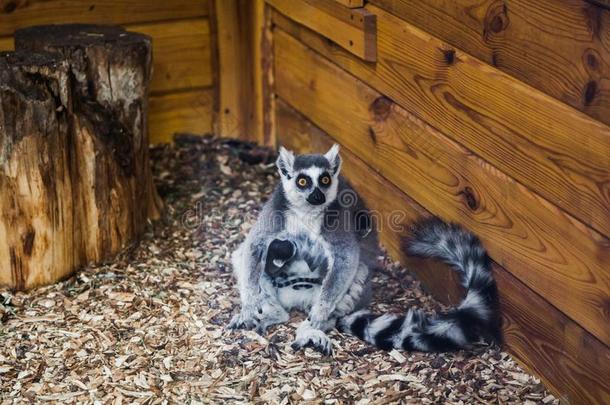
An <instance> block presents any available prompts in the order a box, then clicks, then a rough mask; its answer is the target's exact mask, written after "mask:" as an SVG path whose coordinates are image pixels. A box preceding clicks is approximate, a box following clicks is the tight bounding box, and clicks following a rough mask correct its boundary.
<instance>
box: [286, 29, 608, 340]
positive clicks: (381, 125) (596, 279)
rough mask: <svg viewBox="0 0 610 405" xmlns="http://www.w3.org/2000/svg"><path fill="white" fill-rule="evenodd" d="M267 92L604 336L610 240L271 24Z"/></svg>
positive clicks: (605, 337) (563, 308)
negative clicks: (271, 73) (272, 73)
mask: <svg viewBox="0 0 610 405" xmlns="http://www.w3.org/2000/svg"><path fill="white" fill-rule="evenodd" d="M275 44H276V48H275V70H276V92H277V94H278V95H279V96H280V97H282V98H283V99H284V100H286V101H287V102H289V103H290V104H291V105H292V106H293V107H295V108H297V109H298V110H299V111H301V112H303V113H304V114H305V115H306V116H307V117H308V118H309V119H311V120H312V121H313V122H314V123H315V124H316V125H318V126H319V127H320V128H321V129H323V130H324V131H325V132H327V133H329V134H331V135H332V136H333V137H334V138H335V139H338V140H339V141H340V142H341V143H342V144H344V145H345V146H346V147H348V148H350V149H351V150H352V151H353V152H354V153H356V154H357V155H358V156H359V157H360V158H361V159H362V160H364V161H365V162H367V163H368V164H369V165H371V166H372V167H374V168H375V170H377V171H378V172H379V173H380V174H381V175H382V176H384V177H386V178H387V179H388V180H389V181H391V182H392V183H394V184H396V185H397V186H398V187H399V188H400V189H401V190H403V191H404V192H406V193H407V194H409V195H410V196H411V197H412V198H413V199H414V200H416V201H417V202H418V203H420V204H421V205H423V206H424V207H425V208H426V209H427V210H429V211H431V212H433V213H434V214H436V215H439V216H441V217H443V218H444V219H446V220H451V221H456V222H460V223H463V224H464V225H465V226H467V227H468V228H469V229H472V230H473V231H474V232H476V233H477V234H478V235H480V237H481V239H482V240H483V241H484V242H485V243H486V245H487V247H488V249H489V251H490V254H491V256H492V257H493V258H494V259H495V260H496V261H498V262H499V263H501V264H502V265H503V266H504V267H506V269H507V270H508V271H510V272H511V273H512V274H513V275H515V276H516V277H518V278H519V279H520V280H521V281H523V282H524V283H525V284H527V285H528V286H529V287H530V288H532V289H533V290H535V291H536V292H538V293H539V294H541V295H542V296H543V297H544V298H546V299H548V300H549V301H550V302H551V303H553V304H554V305H556V306H557V307H558V308H559V309H561V310H562V311H564V312H565V313H566V314H567V315H568V316H570V317H571V318H572V319H574V320H576V321H577V322H579V323H580V324H581V325H583V326H584V327H585V329H587V330H589V331H590V332H591V333H593V334H594V335H595V336H597V337H598V338H599V339H601V340H602V341H603V342H604V343H606V344H610V329H609V328H607V325H608V324H609V323H610V313H609V312H608V311H606V310H605V309H604V308H606V306H607V301H608V296H609V295H610V274H609V273H608V263H610V243H609V241H608V239H606V238H604V237H602V236H601V235H599V234H597V233H596V232H594V231H592V230H591V229H589V228H587V227H586V226H584V225H583V224H582V223H578V221H576V220H575V219H574V218H571V217H570V216H569V215H567V214H565V213H564V212H562V211H560V210H559V209H557V208H556V207H554V206H553V205H551V204H549V202H547V201H545V200H543V199H541V198H540V197H539V196H537V195H535V194H533V193H532V192H531V191H529V190H528V189H526V188H525V187H523V186H522V185H520V184H518V183H517V182H515V181H514V180H513V179H511V178H509V177H508V176H506V175H505V174H503V173H501V172H499V171H498V170H497V169H496V168H494V167H492V166H491V165H490V164H489V163H487V162H485V161H483V160H482V159H480V158H479V157H477V156H475V155H473V154H472V153H471V152H470V151H468V150H466V149H465V148H463V147H462V146H460V145H459V144H457V143H455V142H453V141H452V140H450V139H449V138H447V137H446V136H445V135H443V134H441V133H439V132H438V131H436V130H435V129H434V128H432V127H431V126H429V125H427V124H425V123H424V122H422V121H421V120H420V119H418V118H417V117H415V116H414V115H413V114H411V113H409V112H407V111H406V110H404V109H403V108H402V107H400V106H398V105H397V104H396V103H394V102H392V101H391V100H390V99H388V98H387V97H385V96H383V95H382V94H380V93H379V92H377V91H375V90H373V89H372V88H371V87H369V86H367V85H365V84H364V83H363V82H361V81H360V80H357V79H356V78H354V77H353V76H351V75H349V74H348V73H346V72H345V71H344V70H342V69H340V68H339V67H337V66H336V65H334V64H332V63H331V62H329V61H328V60H327V59H325V58H323V57H321V56H320V55H319V54H317V53H316V52H314V51H312V50H311V49H309V48H307V47H306V46H305V45H303V44H301V43H300V42H299V41H297V40H296V39H294V38H293V37H291V36H290V35H288V34H286V33H285V32H284V31H282V30H281V29H276V31H275Z"/></svg>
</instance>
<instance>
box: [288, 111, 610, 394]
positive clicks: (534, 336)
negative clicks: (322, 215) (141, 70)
mask: <svg viewBox="0 0 610 405" xmlns="http://www.w3.org/2000/svg"><path fill="white" fill-rule="evenodd" d="M277 107H278V111H277V114H276V116H277V121H278V122H277V126H278V136H279V140H280V142H281V144H283V145H285V146H287V147H288V148H290V149H293V150H296V151H297V152H299V153H310V152H312V151H316V152H320V151H325V150H327V149H328V147H329V146H330V145H331V144H332V143H333V141H334V140H333V139H331V138H330V137H329V136H328V135H326V134H325V133H324V132H323V131H322V130H320V129H319V128H317V127H316V126H315V125H313V124H312V123H311V122H309V121H308V120H307V119H305V118H304V117H303V116H301V115H300V114H298V113H297V112H296V111H295V110H293V109H292V108H291V107H289V106H288V105H287V104H286V103H285V102H283V101H282V100H281V99H280V100H278V102H277ZM341 156H342V158H343V161H344V163H343V169H342V172H343V174H344V175H345V176H347V178H348V179H349V181H350V182H351V183H352V184H353V185H354V187H355V188H356V190H358V192H359V193H360V195H361V196H362V197H363V198H364V199H365V200H366V201H367V204H368V205H369V207H370V209H372V210H373V212H374V213H375V214H376V217H377V218H382V220H383V223H384V224H388V223H392V224H393V226H391V227H390V226H382V227H381V232H380V237H381V241H382V244H383V245H384V246H386V247H387V248H388V251H389V253H390V255H391V256H392V257H393V258H396V259H400V260H401V262H402V263H403V264H404V265H405V266H406V267H407V268H408V269H410V270H413V271H414V272H415V273H416V275H417V276H418V277H420V279H421V281H422V283H423V284H424V286H425V287H427V289H428V290H431V291H433V293H434V292H436V293H434V296H435V297H436V298H439V297H440V298H445V296H446V293H445V292H444V291H443V290H444V289H446V287H447V286H449V287H452V286H454V281H453V280H450V279H448V278H447V276H446V271H447V269H446V268H445V267H443V266H442V265H439V264H438V263H433V262H432V263H431V262H428V263H427V264H428V266H429V267H428V268H419V267H417V264H414V263H412V262H410V261H408V258H407V257H406V256H405V255H404V254H403V252H402V250H401V249H400V241H401V239H402V237H403V236H404V235H403V233H402V231H399V230H400V229H404V228H406V226H405V227H402V228H401V227H399V226H397V225H406V224H408V223H410V222H411V221H413V220H414V219H416V218H419V217H421V216H426V215H430V214H429V213H428V212H427V211H426V210H425V209H424V208H423V207H421V206H420V205H418V204H417V203H416V202H415V201H414V200H413V199H411V198H410V197H408V196H407V195H405V194H404V193H402V192H401V191H400V190H399V189H398V188H397V187H395V186H394V185H393V184H392V183H390V182H388V181H387V180H385V179H384V178H382V177H381V176H380V175H379V174H377V173H376V171H375V170H374V169H373V168H371V167H370V166H368V165H367V164H366V163H364V162H363V161H362V160H360V159H359V158H358V157H356V155H355V154H354V153H353V152H351V151H350V150H349V149H347V148H343V149H342V150H341ZM396 213H401V214H402V215H403V216H402V220H401V221H400V222H397V221H396V218H397V216H396ZM494 275H495V278H496V281H497V283H498V288H499V293H500V301H501V306H502V308H501V310H502V314H503V334H504V339H505V344H506V347H507V349H508V350H509V351H510V352H511V353H512V354H513V355H515V356H516V357H517V359H518V360H519V361H520V362H521V363H522V364H524V365H525V366H526V368H528V369H529V370H531V371H532V372H534V373H535V374H537V375H539V376H541V378H542V380H543V381H544V383H545V385H546V386H547V387H549V388H551V389H552V390H553V392H554V393H555V394H556V395H557V396H558V397H559V398H562V399H563V400H567V402H568V403H574V404H580V403H592V404H593V403H599V404H603V403H609V401H610V387H609V386H608V381H607V380H606V379H605V376H607V375H609V374H610V350H609V349H608V347H606V346H605V345H603V344H602V343H601V342H600V341H599V340H597V339H595V338H594V337H593V336H592V335H591V334H589V333H588V332H586V331H585V330H584V329H583V328H581V327H580V326H579V325H578V324H576V323H575V322H573V321H572V320H570V319H569V318H567V317H566V316H565V315H563V314H562V313H561V312H559V311H558V310H557V309H556V308H555V307H553V306H552V305H550V304H549V303H548V302H547V301H545V300H543V299H542V298H540V296H538V295H537V294H536V293H534V292H533V291H532V290H531V289H529V288H528V287H527V286H525V285H523V284H522V283H521V282H519V281H518V280H517V279H516V278H515V277H514V276H512V275H511V274H510V273H509V272H507V271H506V270H505V269H504V268H502V267H501V266H499V265H497V264H496V263H494ZM422 276H425V278H421V277H422ZM437 294H438V295H437ZM454 294H455V293H454ZM453 299H454V300H455V298H453Z"/></svg>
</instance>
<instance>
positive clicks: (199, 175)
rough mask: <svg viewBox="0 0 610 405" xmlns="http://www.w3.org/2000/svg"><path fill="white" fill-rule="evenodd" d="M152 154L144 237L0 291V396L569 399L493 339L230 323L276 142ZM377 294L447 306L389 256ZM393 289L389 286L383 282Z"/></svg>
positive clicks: (385, 307) (189, 144)
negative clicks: (320, 333)
mask: <svg viewBox="0 0 610 405" xmlns="http://www.w3.org/2000/svg"><path fill="white" fill-rule="evenodd" d="M176 141H177V142H176V145H175V146H173V147H169V146H165V147H159V148H155V149H153V150H152V157H153V166H154V172H155V178H156V182H157V186H158V189H159V192H160V194H161V196H162V197H163V199H164V200H165V203H166V213H165V217H164V219H163V220H162V221H160V222H158V223H156V224H154V225H152V226H151V227H150V231H149V232H148V233H147V234H146V236H145V238H144V240H142V241H141V243H140V244H139V245H137V246H132V247H130V248H129V249H128V250H127V251H126V252H124V253H123V254H121V255H120V257H118V258H116V259H114V260H112V261H109V262H108V263H107V264H104V265H99V266H93V267H90V268H87V269H84V270H83V271H81V272H79V273H77V274H76V275H74V276H72V277H71V278H69V279H67V280H65V281H63V282H60V283H58V284H55V285H52V286H49V287H45V288H40V289H37V290H34V291H30V292H27V293H13V292H11V291H9V290H6V289H4V290H2V289H0V320H1V324H0V342H2V345H1V346H0V398H1V399H0V403H1V404H12V403H21V402H29V401H36V402H49V403H54V402H55V403H115V404H121V403H141V404H157V403H192V404H196V403H225V402H226V403H231V402H254V403H278V404H289V403H301V402H305V401H309V402H311V403H328V404H334V403H338V404H341V403H357V404H387V403H423V404H426V403H449V404H471V403H519V404H521V403H544V404H557V403H559V402H558V400H556V399H555V398H554V397H553V396H552V395H550V394H549V392H548V391H547V390H546V389H545V388H544V386H543V385H542V384H541V383H540V381H539V380H538V379H536V378H534V377H532V376H531V375H529V374H527V373H526V372H524V371H523V370H522V369H521V368H520V367H519V366H518V365H517V364H516V363H515V361H513V360H512V359H511V358H510V357H509V355H508V354H506V353H504V352H502V351H500V350H499V349H498V348H486V347H481V348H477V349H475V350H474V351H472V352H458V353H450V354H441V355H435V354H423V353H404V352H397V351H393V352H383V351H380V350H376V349H374V348H371V347H369V346H367V345H366V344H364V343H363V342H361V341H359V340H357V339H356V338H351V337H347V336H341V335H340V334H339V333H337V332H332V333H331V337H332V340H333V345H334V350H335V354H334V357H332V358H327V357H323V356H321V355H320V354H318V353H317V352H314V351H312V350H311V349H307V350H306V351H305V352H298V353H294V352H293V351H292V349H291V348H290V342H291V340H292V338H293V336H294V330H295V327H296V325H298V323H299V322H300V320H302V319H303V316H302V315H298V314H295V315H294V316H293V317H292V319H291V321H290V323H289V324H287V325H280V326H278V327H275V328H272V329H271V330H270V331H269V333H268V335H267V336H264V337H261V336H258V335H256V334H255V333H254V332H242V331H240V332H229V331H227V330H225V329H224V326H225V325H226V323H227V322H228V320H229V319H230V317H231V315H232V314H233V313H234V312H235V311H236V310H237V308H238V296H237V291H236V290H235V289H234V286H233V279H232V276H231V273H230V271H231V269H230V265H229V263H230V262H229V256H230V253H231V251H232V250H233V249H234V248H235V247H236V246H237V244H238V243H239V242H240V241H241V240H242V239H243V237H244V235H245V233H246V231H247V230H248V228H249V227H250V226H251V225H252V223H253V222H254V219H255V218H256V214H257V212H258V209H259V208H260V206H261V202H262V201H263V200H264V199H265V198H266V196H268V195H269V193H270V192H271V190H272V188H273V186H274V185H275V182H276V181H277V176H276V171H275V168H274V167H273V164H272V162H273V155H272V154H271V153H270V151H268V150H266V149H261V148H257V147H253V146H251V145H248V144H243V143H240V142H237V141H227V140H224V141H221V140H217V139H214V138H211V137H204V138H200V137H194V136H188V135H184V136H180V137H178V138H177V139H176ZM383 264H384V266H383V270H381V271H380V272H379V273H378V274H377V276H376V277H375V286H376V287H377V289H376V291H377V294H376V296H375V298H374V303H375V304H374V306H375V307H376V308H377V309H378V310H382V311H396V312H403V311H404V308H407V307H409V306H417V307H420V308H423V309H424V310H426V311H435V310H438V309H440V306H439V304H437V303H436V302H435V301H434V300H433V299H432V298H430V297H429V296H428V295H426V294H425V293H423V292H422V290H421V288H420V286H419V284H418V282H417V281H416V280H414V279H413V278H412V277H410V276H409V275H408V274H407V272H406V270H405V269H404V268H402V267H400V266H399V265H398V264H397V263H392V262H390V261H389V259H388V258H387V257H386V258H384V260H383ZM382 290H383V294H381V291H382Z"/></svg>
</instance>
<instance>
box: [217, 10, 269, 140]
mask: <svg viewBox="0 0 610 405" xmlns="http://www.w3.org/2000/svg"><path fill="white" fill-rule="evenodd" d="M264 7H265V3H264V0H256V1H251V0H215V2H214V7H213V8H212V14H213V19H214V24H213V26H214V27H215V31H216V32H215V34H214V36H215V38H216V44H215V46H216V47H217V49H216V54H215V58H214V62H215V63H214V65H215V66H214V69H215V71H216V73H215V75H216V77H217V99H218V105H217V109H218V110H217V111H216V119H215V133H216V134H218V135H219V136H223V137H234V138H241V139H246V140H251V141H258V142H259V143H263V142H264V141H265V135H264V123H263V73H262V72H263V65H264V60H263V58H264V57H265V56H264V55H263V54H262V46H263V38H264V36H263V32H264V29H265V21H264Z"/></svg>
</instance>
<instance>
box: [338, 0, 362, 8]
mask: <svg viewBox="0 0 610 405" xmlns="http://www.w3.org/2000/svg"><path fill="white" fill-rule="evenodd" d="M335 1H336V2H337V3H339V4H341V5H342V6H345V7H349V8H359V7H362V6H364V0H335Z"/></svg>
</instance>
